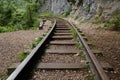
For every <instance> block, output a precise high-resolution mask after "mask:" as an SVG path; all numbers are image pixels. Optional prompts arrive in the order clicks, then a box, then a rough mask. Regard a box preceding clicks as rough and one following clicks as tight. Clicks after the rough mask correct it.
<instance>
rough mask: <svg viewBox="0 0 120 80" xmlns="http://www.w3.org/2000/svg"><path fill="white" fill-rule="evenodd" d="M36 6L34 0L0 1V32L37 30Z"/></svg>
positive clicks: (36, 3)
mask: <svg viewBox="0 0 120 80" xmlns="http://www.w3.org/2000/svg"><path fill="white" fill-rule="evenodd" d="M38 4H39V3H38V2H36V0H0V10H1V11H0V32H11V31H16V30H21V29H25V30H26V29H35V28H33V27H36V28H37V27H38V25H39V23H38V22H39V20H38V18H37V17H38V14H37V13H36V11H37V6H38ZM3 27H5V28H3ZM11 27H12V28H13V29H12V28H11Z"/></svg>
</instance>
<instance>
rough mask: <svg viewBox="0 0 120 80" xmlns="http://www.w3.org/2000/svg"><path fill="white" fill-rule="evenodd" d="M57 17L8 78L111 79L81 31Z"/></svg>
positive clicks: (53, 79) (36, 79) (48, 79)
mask: <svg viewBox="0 0 120 80" xmlns="http://www.w3.org/2000/svg"><path fill="white" fill-rule="evenodd" d="M53 20H54V24H53V26H52V27H51V28H50V29H49V31H48V33H47V35H46V36H45V37H44V38H43V39H42V41H41V42H40V43H39V44H38V46H37V47H36V48H34V49H33V50H32V52H31V53H30V54H29V55H28V56H27V58H26V59H25V60H24V61H23V62H22V63H21V64H20V65H19V66H18V67H17V68H16V69H15V71H14V72H13V73H12V74H11V75H10V76H9V77H8V79H7V80H91V79H92V80H109V78H108V77H107V75H106V73H105V72H104V70H103V68H102V67H101V65H100V64H99V62H98V61H97V59H96V57H95V56H94V55H93V53H92V51H91V49H90V48H89V46H88V44H87V43H86V41H85V39H84V38H83V37H82V36H81V34H80V32H79V30H77V28H75V26H74V25H72V24H71V23H69V22H68V21H66V20H63V19H59V18H54V19H53ZM91 74H92V76H91ZM93 78H94V79H93Z"/></svg>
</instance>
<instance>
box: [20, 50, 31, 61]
mask: <svg viewBox="0 0 120 80" xmlns="http://www.w3.org/2000/svg"><path fill="white" fill-rule="evenodd" d="M28 54H29V52H21V53H20V54H19V56H18V57H19V59H20V61H21V62H22V61H23V60H24V59H25V58H26V57H27V56H28Z"/></svg>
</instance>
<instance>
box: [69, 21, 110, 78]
mask: <svg viewBox="0 0 120 80" xmlns="http://www.w3.org/2000/svg"><path fill="white" fill-rule="evenodd" d="M68 23H69V24H70V25H71V26H72V28H73V29H74V31H75V32H76V33H77V35H78V37H79V41H80V43H81V44H82V46H83V48H84V51H85V54H86V58H87V61H88V64H89V65H90V69H91V71H92V73H93V74H94V75H95V80H110V79H109V78H108V76H107V75H106V73H105V72H104V70H103V69H102V67H101V65H100V64H99V62H98V60H97V59H96V57H95V56H94V54H93V52H92V51H91V49H90V48H89V46H88V44H87V43H86V41H85V40H84V39H83V37H82V36H81V35H80V33H79V32H78V30H77V29H76V28H75V26H74V25H73V24H71V23H70V22H68Z"/></svg>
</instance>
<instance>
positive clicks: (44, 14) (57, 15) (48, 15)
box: [39, 11, 64, 18]
mask: <svg viewBox="0 0 120 80" xmlns="http://www.w3.org/2000/svg"><path fill="white" fill-rule="evenodd" d="M39 16H42V17H59V18H63V17H64V16H63V15H59V14H54V13H52V12H49V11H44V12H42V13H40V14H39Z"/></svg>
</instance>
